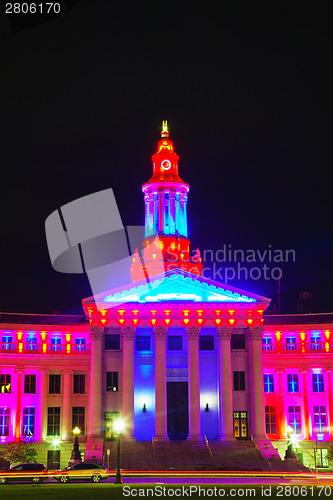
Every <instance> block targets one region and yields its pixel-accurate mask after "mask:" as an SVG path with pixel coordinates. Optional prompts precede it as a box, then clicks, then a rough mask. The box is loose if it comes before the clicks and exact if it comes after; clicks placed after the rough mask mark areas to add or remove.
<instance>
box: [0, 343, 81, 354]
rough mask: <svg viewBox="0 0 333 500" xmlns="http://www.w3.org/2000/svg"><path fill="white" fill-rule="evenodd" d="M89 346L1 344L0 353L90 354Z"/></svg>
mask: <svg viewBox="0 0 333 500" xmlns="http://www.w3.org/2000/svg"><path fill="white" fill-rule="evenodd" d="M89 351H90V345H89V344H87V345H86V344H83V345H82V344H46V343H45V344H31V343H26V342H0V353H5V352H7V353H8V354H10V353H12V352H15V353H17V352H18V353H25V354H27V353H29V354H30V353H31V354H34V353H36V354H46V353H48V354H49V353H59V352H62V353H65V354H72V353H89Z"/></svg>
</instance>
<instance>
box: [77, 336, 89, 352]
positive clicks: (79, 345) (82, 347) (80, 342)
mask: <svg viewBox="0 0 333 500" xmlns="http://www.w3.org/2000/svg"><path fill="white" fill-rule="evenodd" d="M85 343H86V339H83V338H77V339H75V350H76V351H85V350H86V347H85Z"/></svg>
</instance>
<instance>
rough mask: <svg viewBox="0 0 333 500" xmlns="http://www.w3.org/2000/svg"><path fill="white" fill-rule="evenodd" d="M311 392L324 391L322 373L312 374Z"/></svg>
mask: <svg viewBox="0 0 333 500" xmlns="http://www.w3.org/2000/svg"><path fill="white" fill-rule="evenodd" d="M312 390H313V392H324V375H323V374H322V373H313V374H312Z"/></svg>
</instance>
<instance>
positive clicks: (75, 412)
mask: <svg viewBox="0 0 333 500" xmlns="http://www.w3.org/2000/svg"><path fill="white" fill-rule="evenodd" d="M84 415H85V407H84V406H73V409H72V429H75V427H78V428H79V429H80V431H81V434H84Z"/></svg>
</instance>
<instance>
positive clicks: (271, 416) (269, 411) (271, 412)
mask: <svg viewBox="0 0 333 500" xmlns="http://www.w3.org/2000/svg"><path fill="white" fill-rule="evenodd" d="M265 421H266V433H267V434H276V408H275V406H265Z"/></svg>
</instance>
